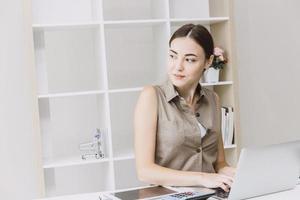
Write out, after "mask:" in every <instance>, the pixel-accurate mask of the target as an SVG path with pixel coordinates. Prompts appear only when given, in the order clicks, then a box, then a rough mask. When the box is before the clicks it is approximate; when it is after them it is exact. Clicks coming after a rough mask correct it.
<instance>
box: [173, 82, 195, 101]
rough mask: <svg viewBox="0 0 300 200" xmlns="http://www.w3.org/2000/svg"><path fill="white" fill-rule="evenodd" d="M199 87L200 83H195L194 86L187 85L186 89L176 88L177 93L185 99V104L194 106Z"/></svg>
mask: <svg viewBox="0 0 300 200" xmlns="http://www.w3.org/2000/svg"><path fill="white" fill-rule="evenodd" d="M197 86H198V83H195V84H193V85H187V86H185V87H180V88H179V87H176V90H177V92H178V93H179V95H180V96H181V97H183V98H184V100H185V102H186V103H187V104H188V105H190V106H192V105H193V104H194V102H195V100H196V97H197V95H196V88H197Z"/></svg>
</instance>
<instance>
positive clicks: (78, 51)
mask: <svg viewBox="0 0 300 200" xmlns="http://www.w3.org/2000/svg"><path fill="white" fill-rule="evenodd" d="M32 8H33V25H32V27H33V30H34V45H35V58H36V71H37V82H38V95H37V98H38V99H39V113H40V127H41V134H42V139H43V158H44V173H45V188H46V196H56V195H65V194H75V193H81V192H96V191H105V190H115V189H124V188H127V187H137V186H141V185H145V184H144V183H141V182H139V181H138V180H137V177H136V172H135V164H134V163H135V160H134V159H135V158H134V151H133V150H134V149H133V127H132V124H133V121H132V120H133V110H134V106H135V103H136V100H137V98H138V95H139V93H140V91H141V90H142V87H143V86H145V85H149V84H158V83H161V82H162V81H163V80H165V78H166V70H165V68H166V67H165V65H166V58H167V52H168V39H169V37H170V36H171V34H172V33H173V31H174V30H175V29H177V28H178V27H179V26H181V25H183V24H185V23H200V24H203V25H205V26H206V27H207V28H208V29H209V30H210V31H211V33H212V34H213V36H214V39H215V43H216V44H217V45H219V46H221V47H223V48H224V49H225V50H226V52H227V53H228V56H229V63H228V65H227V66H226V69H225V70H223V72H222V73H221V78H220V80H221V81H220V82H217V83H202V85H203V86H204V87H208V88H211V89H214V90H215V91H216V92H217V93H218V94H219V96H220V98H221V103H222V105H224V106H233V107H235V101H234V93H235V90H234V85H235V84H234V83H235V82H234V81H235V80H234V76H233V73H234V70H235V67H236V66H234V65H233V62H232V61H231V59H230V58H234V55H233V51H232V46H231V43H232V42H231V37H232V35H231V32H230V30H231V19H230V16H229V9H230V1H229V0H225V1H218V0H33V2H32ZM232 60H233V59H232ZM235 123H236V126H237V125H238V119H236V121H235ZM96 128H102V129H103V130H105V131H104V138H103V139H104V144H105V145H104V153H105V158H104V159H88V160H81V157H80V152H79V144H80V143H84V142H88V141H90V140H92V137H93V131H94V130H95V129H96ZM236 133H238V129H237V128H236ZM225 149H226V155H227V157H228V158H229V161H230V162H231V163H235V161H236V155H237V148H236V144H233V145H231V146H227V147H225Z"/></svg>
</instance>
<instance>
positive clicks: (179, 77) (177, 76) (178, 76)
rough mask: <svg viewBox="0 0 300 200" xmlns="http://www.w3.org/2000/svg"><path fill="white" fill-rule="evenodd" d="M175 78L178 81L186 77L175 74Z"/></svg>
mask: <svg viewBox="0 0 300 200" xmlns="http://www.w3.org/2000/svg"><path fill="white" fill-rule="evenodd" d="M174 77H175V78H176V79H183V78H184V77H185V76H184V75H179V74H174Z"/></svg>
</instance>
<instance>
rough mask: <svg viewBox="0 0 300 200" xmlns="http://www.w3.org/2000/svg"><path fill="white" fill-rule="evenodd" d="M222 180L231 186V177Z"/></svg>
mask: <svg viewBox="0 0 300 200" xmlns="http://www.w3.org/2000/svg"><path fill="white" fill-rule="evenodd" d="M222 182H223V183H225V184H226V185H228V187H231V185H232V181H231V180H229V179H226V178H224V179H222Z"/></svg>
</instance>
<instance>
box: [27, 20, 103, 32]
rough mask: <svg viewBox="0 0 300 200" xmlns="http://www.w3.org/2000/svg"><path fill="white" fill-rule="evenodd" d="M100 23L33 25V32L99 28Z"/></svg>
mask: <svg viewBox="0 0 300 200" xmlns="http://www.w3.org/2000/svg"><path fill="white" fill-rule="evenodd" d="M100 24H101V23H100V22H83V23H62V24H33V25H32V28H33V30H44V31H46V30H61V29H80V28H86V29H88V28H98V27H99V26H100Z"/></svg>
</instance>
